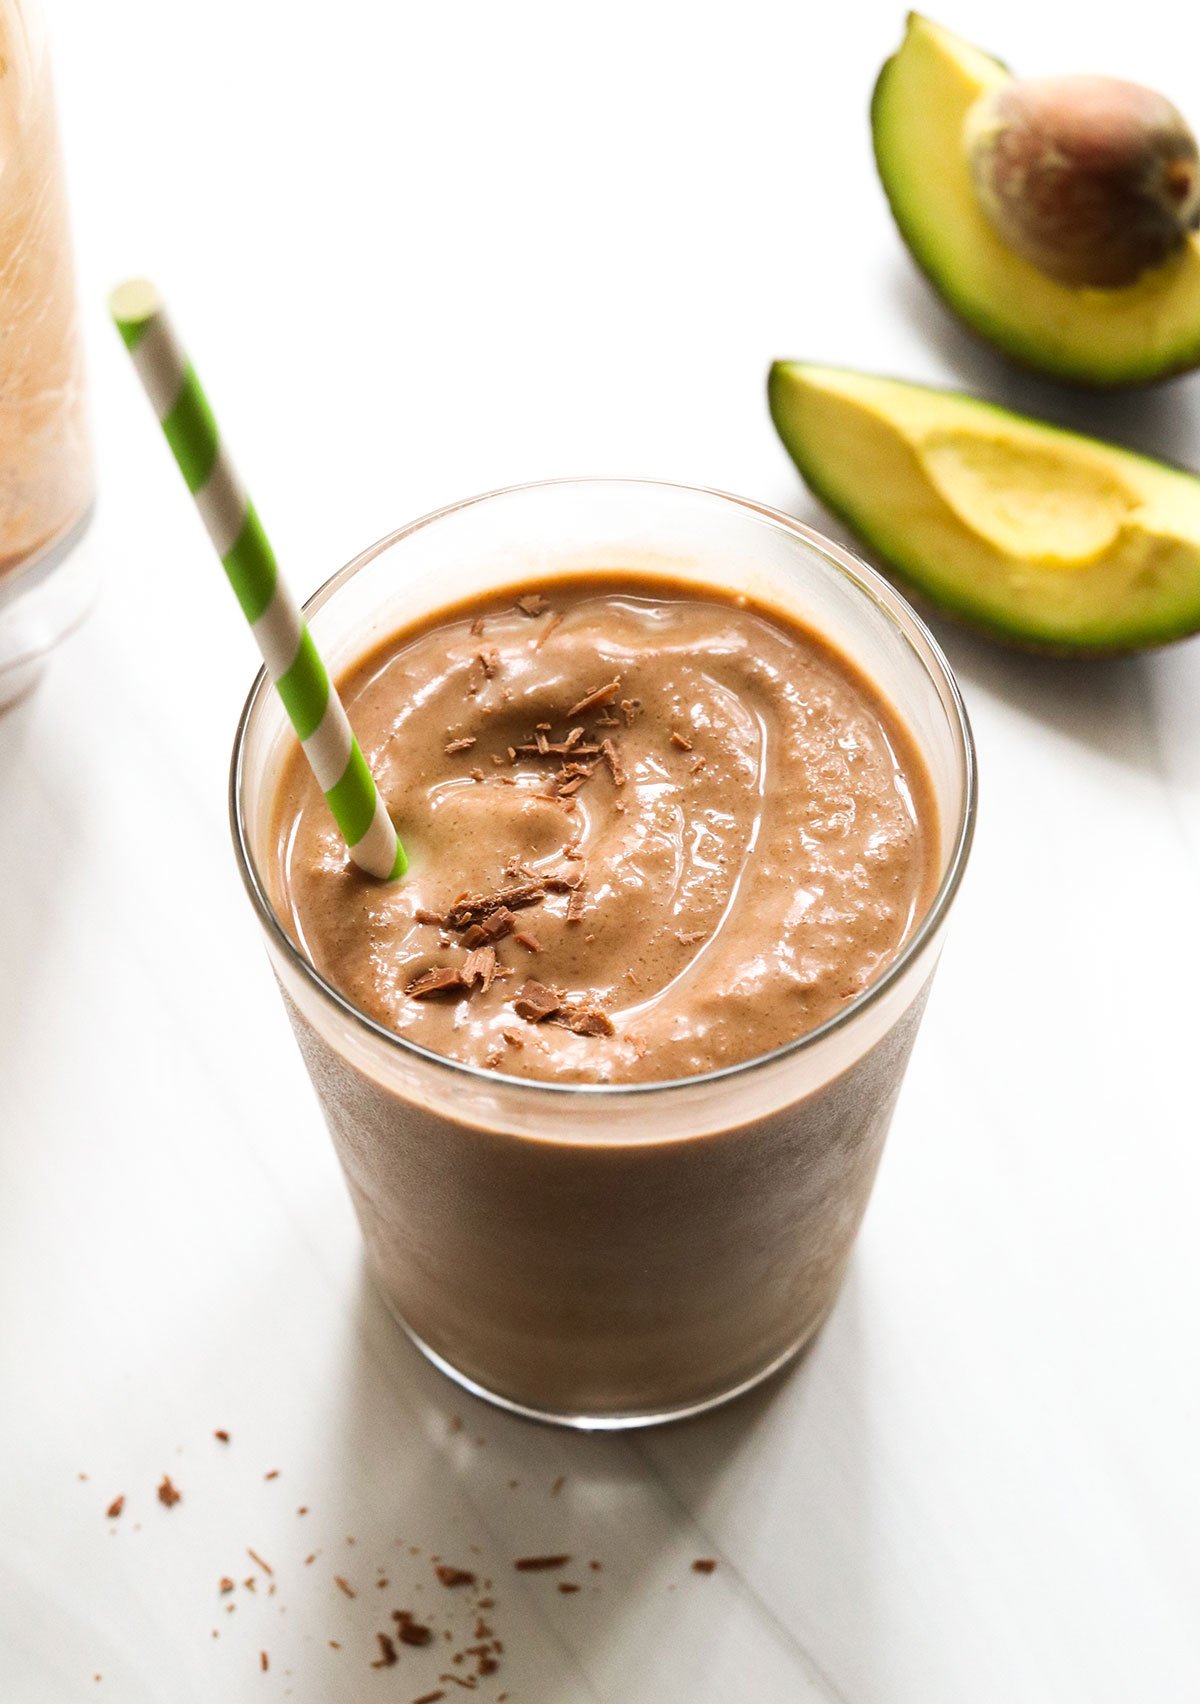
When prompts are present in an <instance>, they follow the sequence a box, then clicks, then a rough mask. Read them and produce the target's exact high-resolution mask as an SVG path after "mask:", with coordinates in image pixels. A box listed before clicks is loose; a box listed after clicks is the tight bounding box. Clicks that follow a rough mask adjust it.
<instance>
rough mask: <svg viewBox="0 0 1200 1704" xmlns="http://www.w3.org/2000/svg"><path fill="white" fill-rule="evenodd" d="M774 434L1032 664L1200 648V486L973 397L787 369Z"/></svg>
mask: <svg viewBox="0 0 1200 1704" xmlns="http://www.w3.org/2000/svg"><path fill="white" fill-rule="evenodd" d="M768 394H769V399H770V405H771V417H772V419H773V420H774V422H775V425H776V428H777V429H778V431H779V435H780V437H781V438H782V439H783V442H784V444H785V445H786V447H787V449H788V452H789V453H790V455H791V457H792V459H793V461H794V462H795V463H796V466H797V467H798V468H799V469H800V472H801V473H802V474H803V476H804V478H805V480H806V481H807V483H808V484H809V485H810V486H811V487H812V489H813V491H814V492H815V493H816V495H817V496H818V497H820V498H821V500H822V501H823V502H824V503H825V504H826V505H827V506H828V507H829V508H830V509H832V510H834V512H835V513H836V514H838V515H840V516H841V517H842V518H843V519H844V520H845V521H846V522H847V523H848V524H849V525H850V526H851V527H852V528H853V529H854V531H855V532H856V533H858V534H859V536H860V537H861V538H862V539H863V540H864V541H865V543H866V544H867V545H868V546H870V547H872V548H873V549H874V550H875V551H876V552H877V553H878V555H880V556H881V557H883V559H884V560H885V561H886V562H887V564H888V565H889V567H890V568H892V569H894V570H895V573H896V576H897V577H898V578H900V579H901V580H903V581H904V582H906V583H907V585H908V586H910V587H911V588H913V589H914V590H915V591H917V592H918V593H920V594H923V596H924V597H925V598H927V599H928V600H929V601H930V602H931V603H933V604H936V605H937V606H938V607H940V608H941V609H943V610H946V611H947V612H948V613H950V614H952V615H955V616H958V617H960V618H961V619H963V620H966V621H968V622H970V623H971V624H972V625H974V626H976V627H980V628H983V629H984V630H985V631H987V632H989V633H992V634H994V635H997V636H998V637H1000V638H1003V639H1007V640H1009V641H1010V642H1013V643H1015V644H1018V645H1022V646H1024V647H1026V648H1033V649H1038V650H1048V651H1054V652H1057V653H1060V654H1080V655H1086V654H1093V655H1096V654H1103V653H1111V652H1115V651H1131V650H1137V649H1140V648H1141V647H1143V646H1147V645H1161V644H1164V643H1165V642H1166V641H1167V640H1170V639H1179V638H1182V637H1183V636H1184V635H1185V634H1188V633H1195V632H1196V631H1198V630H1200V479H1197V478H1196V477H1195V476H1194V475H1192V474H1188V473H1182V472H1180V471H1179V470H1178V469H1176V468H1172V467H1168V466H1167V465H1166V464H1165V463H1164V462H1158V461H1153V460H1151V459H1150V458H1149V457H1147V456H1139V455H1135V454H1134V453H1133V452H1132V451H1130V450H1123V449H1118V448H1117V447H1116V446H1115V445H1112V444H1104V443H1101V442H1100V441H1099V440H1098V439H1096V438H1087V437H1083V436H1082V435H1081V434H1079V433H1076V432H1066V431H1062V430H1060V429H1059V428H1057V427H1054V426H1047V425H1045V424H1044V423H1043V422H1041V421H1039V420H1031V419H1029V418H1028V417H1027V416H1025V415H1020V414H1012V413H1010V412H1009V411H1008V409H1005V408H998V407H996V406H994V405H993V404H991V403H986V402H980V401H979V400H978V399H977V398H975V397H971V396H964V395H963V394H962V393H961V392H958V391H945V390H933V389H929V388H927V387H926V386H924V385H910V384H905V383H903V382H902V381H901V380H899V379H881V378H874V377H872V376H870V375H869V374H866V373H854V372H848V371H846V370H845V369H844V368H840V367H817V366H810V365H807V364H805V363H802V362H793V361H777V362H776V363H775V365H774V366H773V367H772V369H771V376H770V381H769V385H768Z"/></svg>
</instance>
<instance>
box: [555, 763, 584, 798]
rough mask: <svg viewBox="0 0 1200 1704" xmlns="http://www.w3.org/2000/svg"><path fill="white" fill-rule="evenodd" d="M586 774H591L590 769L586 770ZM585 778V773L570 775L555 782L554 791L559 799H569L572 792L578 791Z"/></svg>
mask: <svg viewBox="0 0 1200 1704" xmlns="http://www.w3.org/2000/svg"><path fill="white" fill-rule="evenodd" d="M588 774H589V775H590V774H591V771H590V770H589V771H588ZM586 780H587V775H572V776H570V777H569V779H567V780H566V781H559V782H557V783H556V784H555V791H556V792H557V794H558V796H559V798H560V799H569V798H570V796H571V794H572V793H578V791H579V789H580V788H581V787H582V786H583V784H584V782H585V781H586Z"/></svg>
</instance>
